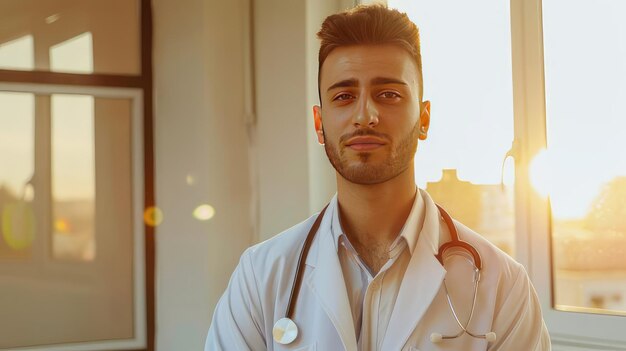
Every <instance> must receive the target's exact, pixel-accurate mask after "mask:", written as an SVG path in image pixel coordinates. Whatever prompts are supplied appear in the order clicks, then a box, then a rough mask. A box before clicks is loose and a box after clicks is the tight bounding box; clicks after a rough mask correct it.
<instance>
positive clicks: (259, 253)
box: [242, 213, 318, 282]
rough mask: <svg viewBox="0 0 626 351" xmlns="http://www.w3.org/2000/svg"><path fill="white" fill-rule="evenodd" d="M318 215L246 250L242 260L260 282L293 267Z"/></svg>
mask: <svg viewBox="0 0 626 351" xmlns="http://www.w3.org/2000/svg"><path fill="white" fill-rule="evenodd" d="M317 216H318V213H316V214H314V215H312V216H311V217H309V218H307V219H306V220H304V221H302V222H300V223H298V224H296V225H294V226H293V227H291V228H289V229H286V230H284V231H282V232H281V233H279V234H277V235H275V236H273V237H272V238H270V239H268V240H265V241H263V242H260V243H258V244H256V245H254V246H252V247H250V248H248V249H247V250H246V251H245V252H244V254H243V257H242V260H248V261H249V263H250V266H251V268H252V269H253V270H254V272H255V275H256V276H257V279H258V280H259V281H260V282H266V281H267V280H269V279H270V278H271V277H270V276H272V277H276V276H277V274H278V276H280V273H281V272H283V271H284V268H285V265H287V266H289V265H295V264H296V261H297V259H298V256H299V255H300V251H301V248H302V245H303V243H304V240H305V238H306V235H307V234H308V232H309V230H310V229H311V227H312V226H313V223H314V222H315V219H316V218H317Z"/></svg>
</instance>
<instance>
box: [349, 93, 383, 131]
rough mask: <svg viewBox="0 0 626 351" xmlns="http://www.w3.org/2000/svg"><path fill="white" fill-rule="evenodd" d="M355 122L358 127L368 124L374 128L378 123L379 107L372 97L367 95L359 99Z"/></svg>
mask: <svg viewBox="0 0 626 351" xmlns="http://www.w3.org/2000/svg"><path fill="white" fill-rule="evenodd" d="M353 123H354V126H355V127H356V128H359V127H366V126H367V127H370V128H373V127H376V126H377V125H378V109H377V107H376V104H375V103H374V101H372V99H371V98H369V97H366V98H363V99H362V100H361V101H359V103H358V104H357V110H356V111H355V114H354V117H353Z"/></svg>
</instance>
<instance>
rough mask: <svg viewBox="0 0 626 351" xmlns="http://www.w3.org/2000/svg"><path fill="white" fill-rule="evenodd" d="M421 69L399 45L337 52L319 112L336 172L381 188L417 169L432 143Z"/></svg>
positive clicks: (321, 135) (319, 128)
mask: <svg viewBox="0 0 626 351" xmlns="http://www.w3.org/2000/svg"><path fill="white" fill-rule="evenodd" d="M420 89H421V87H420V86H419V84H418V72H417V65H416V64H415V62H414V60H413V58H412V57H411V55H410V54H409V53H408V52H407V51H405V50H404V49H402V48H401V47H398V46H395V45H359V46H348V47H340V48H337V49H334V50H333V51H331V53H330V54H329V55H328V57H327V58H326V61H324V64H323V65H322V70H321V72H320V95H321V105H322V107H320V106H315V107H314V108H313V115H314V119H315V129H316V132H317V137H318V141H319V142H320V143H321V144H324V148H325V149H326V155H327V156H328V159H329V160H330V162H331V164H332V165H333V167H334V168H335V170H336V171H337V172H338V173H339V174H340V175H341V176H342V177H343V178H345V179H346V180H348V181H350V182H352V183H357V184H379V183H383V182H386V181H388V180H390V179H393V178H394V177H396V176H397V175H399V174H400V173H402V172H404V171H406V170H407V169H409V168H410V169H411V170H412V169H413V168H412V167H413V157H414V156H415V152H416V150H417V143H418V139H421V140H424V139H426V133H427V131H428V126H429V122H430V103H429V102H428V101H425V102H423V103H420V101H419V93H420Z"/></svg>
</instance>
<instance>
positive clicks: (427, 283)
mask: <svg viewBox="0 0 626 351" xmlns="http://www.w3.org/2000/svg"><path fill="white" fill-rule="evenodd" d="M420 191H421V190H420ZM421 194H422V196H423V197H424V204H425V206H424V209H425V211H426V213H425V216H424V225H423V227H422V231H421V232H420V234H419V238H418V240H417V245H416V247H415V250H414V251H413V255H412V256H411V260H410V261H409V265H408V267H407V269H406V272H405V273H404V278H403V279H402V283H401V285H400V291H399V292H398V297H397V299H396V303H395V305H394V308H393V311H392V313H391V319H390V320H389V325H388V327H387V332H386V334H385V338H384V341H383V345H382V350H400V349H402V347H403V346H404V344H405V343H406V341H407V340H408V338H409V336H410V335H411V334H412V333H413V331H414V330H415V328H416V327H417V324H418V323H419V322H420V320H421V319H422V317H423V316H424V313H425V312H426V310H427V309H428V307H429V306H430V304H431V303H432V301H433V299H434V298H435V296H436V295H437V292H438V291H439V289H440V287H441V283H442V282H443V279H444V277H445V274H446V271H445V269H444V268H443V266H442V265H441V264H440V263H439V261H437V259H436V258H435V254H436V253H437V251H438V249H439V231H440V221H439V218H440V216H439V211H438V209H437V207H436V206H435V203H434V202H433V201H432V199H431V198H430V196H429V195H428V194H427V193H426V192H424V191H422V192H421Z"/></svg>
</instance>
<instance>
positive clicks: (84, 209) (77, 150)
mask: <svg viewBox="0 0 626 351" xmlns="http://www.w3.org/2000/svg"><path fill="white" fill-rule="evenodd" d="M94 134H95V131H94V99H93V97H92V96H84V95H52V201H53V205H52V221H53V231H52V233H53V234H52V235H53V240H52V256H53V257H54V258H57V259H70V260H83V261H93V259H94V256H95V253H96V248H95V244H96V243H95V228H94V227H95V222H94V218H95V181H96V179H95V154H94V146H95V145H94V144H95V140H94Z"/></svg>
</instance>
